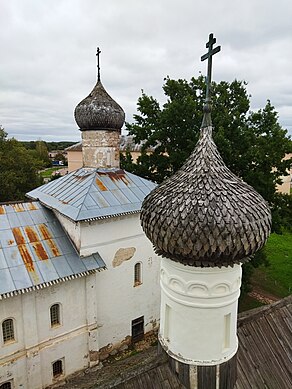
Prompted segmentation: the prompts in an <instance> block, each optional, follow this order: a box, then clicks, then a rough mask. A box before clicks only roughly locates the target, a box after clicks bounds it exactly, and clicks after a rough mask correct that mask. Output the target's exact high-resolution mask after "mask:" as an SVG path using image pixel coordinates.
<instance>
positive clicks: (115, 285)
mask: <svg viewBox="0 0 292 389" xmlns="http://www.w3.org/2000/svg"><path fill="white" fill-rule="evenodd" d="M94 252H98V253H99V254H100V255H101V257H102V259H103V260H104V261H105V263H106V266H107V270H106V271H103V272H100V273H98V274H97V275H96V277H97V282H96V289H97V295H96V296H97V311H98V316H97V321H98V326H99V329H98V333H99V344H100V347H101V348H103V347H105V346H108V345H111V344H112V345H115V344H118V343H120V342H122V341H123V340H124V339H125V338H126V337H128V336H131V324H132V320H134V319H136V318H138V317H140V316H144V325H145V326H144V331H145V332H148V331H151V330H153V329H157V327H158V324H159V314H160V312H159V311H160V287H159V267H160V259H159V258H158V256H157V255H156V254H155V253H154V250H153V248H152V244H151V243H150V242H149V240H148V239H147V238H146V236H145V235H144V233H143V231H142V229H141V226H140V220H139V214H135V215H128V216H124V217H118V218H111V219H105V220H99V221H96V222H91V223H87V224H85V223H84V224H83V223H82V225H81V254H82V255H89V254H91V253H94ZM137 262H140V263H141V265H142V283H141V284H140V285H137V286H134V266H135V264H136V263H137Z"/></svg>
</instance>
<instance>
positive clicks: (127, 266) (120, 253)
mask: <svg viewBox="0 0 292 389" xmlns="http://www.w3.org/2000/svg"><path fill="white" fill-rule="evenodd" d="M98 59H99V50H98ZM75 119H76V122H77V124H78V126H79V128H80V131H81V133H82V158H83V166H82V167H81V168H79V169H77V170H75V171H72V172H71V173H69V174H67V175H66V176H64V177H61V178H59V179H57V180H54V181H51V182H49V183H48V184H46V185H43V186H41V187H39V188H36V189H35V190H32V191H31V192H29V193H28V194H27V196H28V198H29V199H30V201H28V202H22V203H13V204H10V203H9V204H2V205H1V206H0V240H1V245H0V323H1V328H0V331H1V337H0V339H1V340H0V341H1V348H0V389H16V388H17V389H18V388H22V389H42V388H46V387H48V386H50V385H52V384H55V383H58V382H59V381H62V380H64V378H65V377H67V376H68V375H70V374H72V373H75V372H77V371H79V370H82V369H86V368H89V367H92V366H95V365H98V364H99V363H100V362H101V361H102V360H104V359H105V358H107V357H109V356H110V355H115V354H116V353H117V352H118V351H121V350H125V349H127V348H128V347H129V345H130V344H131V343H132V342H136V341H138V340H141V339H143V337H144V335H147V334H150V333H152V332H153V331H156V330H157V329H158V325H159V305H160V289H159V261H158V260H157V255H156V254H155V253H154V251H153V248H152V244H151V243H150V242H149V240H148V239H147V238H146V237H145V235H144V233H143V231H142V228H141V226H140V221H139V216H140V210H141V205H142V202H143V200H144V198H145V196H146V195H147V194H148V193H150V192H151V190H152V189H154V187H155V184H153V183H152V182H150V181H148V180H145V179H143V178H140V177H138V176H136V175H134V174H131V173H128V172H126V171H124V170H122V169H120V166H119V137H120V132H121V127H122V126H123V123H124V119H125V114H124V111H123V109H122V108H121V107H120V106H119V105H118V104H117V103H116V102H115V101H114V100H113V99H112V98H111V97H110V96H109V94H108V93H107V92H106V90H105V89H104V87H103V85H102V83H101V80H100V71H99V66H98V77H97V83H96V85H95V86H94V88H93V90H92V91H91V93H90V94H89V95H88V96H87V97H86V98H85V99H84V100H82V101H81V102H80V103H79V104H78V105H77V107H76V109H75Z"/></svg>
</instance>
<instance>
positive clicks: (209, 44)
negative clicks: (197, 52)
mask: <svg viewBox="0 0 292 389" xmlns="http://www.w3.org/2000/svg"><path fill="white" fill-rule="evenodd" d="M215 43H216V38H214V36H213V34H210V35H209V41H208V42H207V43H206V48H207V49H209V50H208V52H207V53H206V54H204V55H203V56H202V57H201V61H205V59H208V73H207V79H206V105H209V104H210V101H211V99H210V89H211V80H212V56H213V55H214V54H216V53H218V52H219V51H220V50H221V46H217V47H215V48H214V49H213V45H214V44H215Z"/></svg>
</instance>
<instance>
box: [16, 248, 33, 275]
mask: <svg viewBox="0 0 292 389" xmlns="http://www.w3.org/2000/svg"><path fill="white" fill-rule="evenodd" d="M18 250H19V252H20V255H21V258H22V260H23V262H24V264H25V267H26V269H27V270H28V271H29V272H34V264H33V260H32V258H31V255H30V253H29V252H28V250H27V247H26V245H25V244H24V245H19V246H18Z"/></svg>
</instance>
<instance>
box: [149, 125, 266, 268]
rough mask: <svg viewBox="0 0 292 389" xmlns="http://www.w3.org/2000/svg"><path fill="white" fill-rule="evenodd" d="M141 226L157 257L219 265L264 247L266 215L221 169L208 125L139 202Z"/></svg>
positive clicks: (258, 200)
mask: <svg viewBox="0 0 292 389" xmlns="http://www.w3.org/2000/svg"><path fill="white" fill-rule="evenodd" d="M141 223H142V227H143V229H144V232H145V233H146V235H147V237H148V238H149V239H150V240H151V242H152V243H153V245H154V248H155V251H156V252H157V254H159V255H161V256H163V257H166V258H170V259H172V260H174V261H178V262H181V263H184V264H186V265H190V266H219V267H220V266H228V265H232V264H234V263H239V262H244V261H245V260H246V259H247V258H248V257H249V256H250V255H252V254H253V253H255V252H256V251H257V250H259V249H260V248H261V247H262V246H263V245H264V243H265V241H266V239H267V238H268V236H269V234H270V229H271V213H270V209H269V207H268V205H267V204H266V202H265V201H264V199H263V198H262V197H261V196H260V195H259V194H258V193H257V192H256V191H255V190H254V189H253V188H252V187H251V186H249V185H248V184H246V183H245V182H243V181H242V180H241V179H240V178H238V177H237V176H235V175H234V174H233V173H232V172H231V171H230V170H229V169H228V168H227V167H226V165H225V164H224V162H223V160H222V158H221V156H220V154H219V152H218V150H217V148H216V145H215V143H214V141H213V139H212V127H211V126H209V127H205V128H202V129H201V137H200V139H199V141H198V144H197V146H196V148H195V150H194V152H193V153H192V154H191V156H190V157H189V159H188V160H187V161H186V163H185V164H184V165H183V167H182V168H181V169H180V170H179V171H178V172H177V173H175V174H174V175H173V176H172V177H170V178H169V179H167V180H166V181H164V182H163V183H162V184H161V185H159V186H158V187H156V188H155V189H154V190H153V191H152V192H151V193H150V194H149V195H148V196H147V197H146V198H145V200H144V202H143V205H142V210H141Z"/></svg>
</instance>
